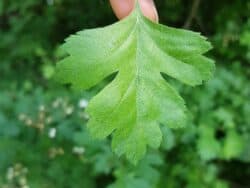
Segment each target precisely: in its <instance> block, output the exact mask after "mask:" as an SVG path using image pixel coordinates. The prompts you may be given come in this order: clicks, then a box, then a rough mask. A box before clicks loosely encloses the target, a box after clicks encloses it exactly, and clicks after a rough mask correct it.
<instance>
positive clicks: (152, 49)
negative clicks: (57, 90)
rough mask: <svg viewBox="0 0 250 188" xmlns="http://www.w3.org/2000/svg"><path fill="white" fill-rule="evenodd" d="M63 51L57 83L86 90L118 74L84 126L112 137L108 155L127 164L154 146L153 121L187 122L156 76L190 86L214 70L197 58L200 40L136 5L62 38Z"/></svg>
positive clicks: (205, 45)
mask: <svg viewBox="0 0 250 188" xmlns="http://www.w3.org/2000/svg"><path fill="white" fill-rule="evenodd" d="M63 49H64V50H65V51H66V52H67V53H68V54H69V56H68V57H66V58H65V59H63V60H62V61H61V62H59V64H58V65H57V69H56V73H57V74H56V79H57V80H58V81H60V82H61V83H70V84H72V87H73V88H78V89H88V88H90V87H92V86H95V85H96V84H98V83H99V82H100V81H102V80H103V79H104V78H106V77H107V76H109V75H111V74H113V73H117V74H116V76H115V79H114V80H113V81H112V82H111V83H110V84H108V85H107V86H106V87H105V88H104V89H103V90H102V91H101V92H100V93H98V94H97V95H96V96H95V97H94V98H93V99H92V100H91V101H90V103H89V106H88V108H87V112H88V113H89V115H90V120H89V122H88V128H89V131H90V132H91V134H92V135H93V136H95V137H97V138H105V137H107V136H108V135H110V134H112V136H113V140H112V148H113V150H114V151H115V153H117V154H118V155H119V156H120V155H123V154H125V155H126V157H127V158H128V159H129V160H130V161H131V162H133V163H137V161H138V160H139V159H141V158H142V157H143V156H144V154H145V152H146V148H147V146H150V147H152V148H158V147H159V146H160V143H161V141H162V133H161V130H160V127H159V124H164V125H167V126H168V127H173V128H177V127H183V126H184V125H185V122H186V114H185V111H186V107H185V104H184V101H183V99H182V98H181V97H180V96H179V94H178V93H177V91H176V90H175V89H173V88H172V86H170V85H169V84H168V82H166V80H164V79H163V77H162V75H161V73H163V74H166V75H168V76H169V77H172V78H174V79H177V80H179V81H180V82H182V83H184V84H188V85H190V86H195V85H199V84H201V83H202V81H203V80H207V79H209V78H210V76H211V74H212V70H213V68H214V64H213V61H212V60H210V59H208V58H206V57H204V56H203V55H202V54H204V53H205V52H207V51H208V50H209V49H211V45H210V43H209V42H207V41H206V39H205V38H204V37H202V36H200V34H198V33H194V32H191V31H187V30H182V29H175V28H171V27H167V26H163V25H160V24H156V23H153V22H151V21H150V20H148V19H147V18H145V17H144V16H143V15H142V13H141V11H140V8H139V6H137V8H135V10H134V11H133V12H132V13H131V15H130V16H128V17H127V18H125V19H124V20H122V21H120V22H118V23H115V24H113V25H110V26H107V27H104V28H98V29H88V30H84V31H81V32H78V33H77V34H76V35H73V36H71V37H69V38H68V39H67V40H66V43H65V44H64V45H63Z"/></svg>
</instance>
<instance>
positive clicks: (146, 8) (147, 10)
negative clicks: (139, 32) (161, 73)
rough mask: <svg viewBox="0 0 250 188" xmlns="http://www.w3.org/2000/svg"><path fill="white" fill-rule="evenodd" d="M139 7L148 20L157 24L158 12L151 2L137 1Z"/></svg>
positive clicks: (145, 0) (151, 0) (148, 0)
mask: <svg viewBox="0 0 250 188" xmlns="http://www.w3.org/2000/svg"><path fill="white" fill-rule="evenodd" d="M139 2H140V5H141V6H142V9H143V13H144V15H145V16H147V17H148V18H150V19H151V20H153V21H155V22H158V21H159V17H158V12H157V10H156V6H155V4H154V1H153V0H139Z"/></svg>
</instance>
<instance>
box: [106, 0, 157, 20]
mask: <svg viewBox="0 0 250 188" xmlns="http://www.w3.org/2000/svg"><path fill="white" fill-rule="evenodd" d="M110 3H111V6H112V8H113V10H114V12H115V15H116V16H117V17H118V18H119V19H122V18H124V17H126V16H128V15H129V13H130V12H131V11H132V10H133V8H134V5H135V0H110ZM139 4H140V6H141V9H142V13H143V14H144V16H146V17H147V18H149V19H151V20H152V21H156V22H158V19H159V18H158V13H157V10H156V8H155V4H154V1H153V0H139Z"/></svg>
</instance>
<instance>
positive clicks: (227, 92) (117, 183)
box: [0, 0, 250, 188]
mask: <svg viewBox="0 0 250 188" xmlns="http://www.w3.org/2000/svg"><path fill="white" fill-rule="evenodd" d="M156 5H157V7H158V10H159V15H160V22H161V23H164V24H166V25H169V26H174V27H178V28H182V27H184V28H187V29H191V30H194V31H198V32H201V33H202V34H203V35H205V36H207V37H208V38H209V40H210V41H211V42H212V44H213V46H214V49H213V50H212V51H211V52H210V53H209V54H208V56H210V57H212V58H213V59H215V61H216V67H217V68H216V71H215V75H214V77H213V78H212V79H211V80H210V81H209V82H207V83H205V84H204V85H203V86H199V87H196V88H190V87H186V86H184V85H181V84H179V83H177V82H176V83H175V81H172V82H174V86H175V87H176V88H177V89H178V90H179V92H180V93H181V95H182V96H183V97H184V99H185V100H186V102H187V106H188V109H189V114H188V116H189V119H190V120H189V122H188V125H187V127H186V128H183V129H178V130H171V129H168V128H167V127H162V131H163V133H164V140H163V143H162V145H161V148H160V150H159V151H155V150H149V151H148V154H147V155H146V157H145V158H144V159H143V160H142V161H141V162H140V163H139V164H138V166H133V165H131V164H130V163H128V162H127V161H126V160H125V159H124V158H117V156H115V155H114V154H113V153H112V152H111V150H110V139H109V138H108V139H106V140H93V139H92V138H91V137H90V136H89V134H88V132H87V131H86V128H85V124H86V122H87V119H88V116H87V114H86V113H85V112H84V109H85V108H86V105H87V103H88V100H89V99H90V98H91V97H92V96H93V95H94V94H95V93H96V92H98V91H99V89H100V88H102V87H103V86H104V85H105V84H106V81H104V82H103V83H101V84H100V85H98V86H97V87H95V88H93V89H91V90H89V91H85V92H83V91H72V90H70V89H69V88H67V87H64V86H60V85H59V84H57V83H55V82H54V81H53V73H54V67H55V64H56V62H57V61H58V60H59V59H60V58H61V57H62V53H61V52H60V50H59V45H60V44H61V43H62V42H63V40H64V39H65V38H66V37H67V36H69V35H70V34H73V33H75V32H76V31H79V30H82V29H83V28H93V27H98V26H105V25H108V24H111V23H113V22H115V21H116V18H115V16H114V15H113V13H112V11H111V8H110V6H109V3H108V1H104V0H23V1H19V0H0V187H1V188H104V187H108V188H183V187H185V188H249V187H250V1H249V0H194V1H191V0H156Z"/></svg>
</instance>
